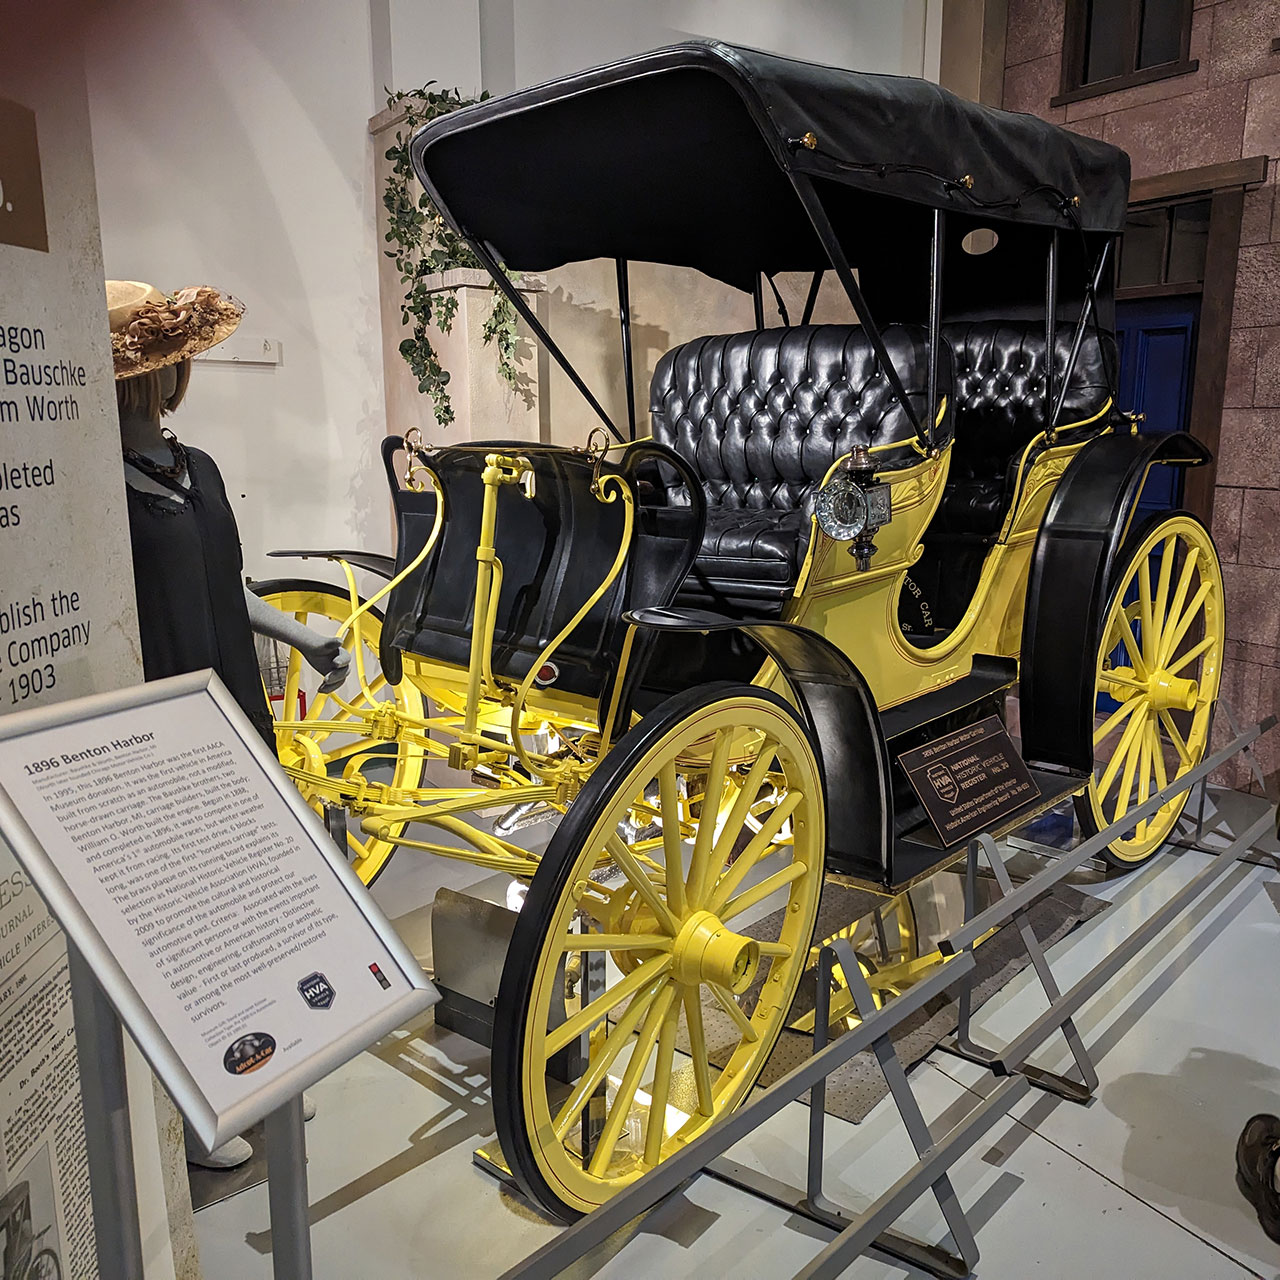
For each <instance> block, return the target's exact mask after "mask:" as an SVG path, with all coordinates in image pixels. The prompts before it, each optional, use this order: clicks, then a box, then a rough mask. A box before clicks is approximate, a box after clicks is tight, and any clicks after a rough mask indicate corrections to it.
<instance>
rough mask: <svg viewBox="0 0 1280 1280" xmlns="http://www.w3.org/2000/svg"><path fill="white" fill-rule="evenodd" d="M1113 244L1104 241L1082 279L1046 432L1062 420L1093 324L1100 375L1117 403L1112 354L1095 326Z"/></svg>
mask: <svg viewBox="0 0 1280 1280" xmlns="http://www.w3.org/2000/svg"><path fill="white" fill-rule="evenodd" d="M1111 245H1112V241H1111V240H1107V241H1106V242H1105V243H1104V244H1103V246H1102V248H1101V250H1100V251H1099V253H1098V257H1097V261H1096V263H1095V264H1094V268H1093V273H1092V277H1091V278H1090V277H1086V279H1085V297H1084V305H1083V306H1082V307H1081V308H1080V319H1079V320H1078V321H1077V322H1076V328H1075V333H1074V334H1072V337H1071V354H1070V355H1069V356H1068V357H1067V368H1066V372H1065V373H1064V374H1063V375H1062V386H1061V387H1060V388H1059V389H1058V397H1057V400H1056V401H1055V402H1054V406H1053V416H1052V417H1051V418H1050V419H1049V430H1050V431H1053V430H1055V429H1056V428H1057V425H1058V419H1059V418H1060V417H1062V409H1063V405H1064V404H1065V403H1066V399H1067V389H1068V387H1069V386H1070V384H1071V375H1072V373H1073V372H1074V370H1075V367H1076V360H1077V359H1079V357H1080V348H1081V346H1082V345H1083V343H1084V334H1085V330H1086V329H1087V328H1089V327H1090V324H1092V327H1093V331H1094V334H1095V336H1096V337H1097V339H1098V350H1099V352H1100V354H1101V357H1102V368H1103V373H1104V374H1105V375H1106V379H1107V390H1108V391H1109V392H1110V394H1111V402H1112V404H1116V403H1118V402H1117V399H1116V386H1115V376H1114V371H1113V369H1112V367H1111V354H1110V351H1109V350H1108V347H1107V344H1106V342H1105V341H1103V337H1102V327H1101V325H1100V324H1099V323H1098V314H1097V312H1098V307H1097V291H1098V286H1099V285H1100V284H1101V283H1102V273H1103V272H1104V271H1105V270H1106V267H1107V259H1108V258H1109V257H1110V255H1111Z"/></svg>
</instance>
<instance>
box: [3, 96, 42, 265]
mask: <svg viewBox="0 0 1280 1280" xmlns="http://www.w3.org/2000/svg"><path fill="white" fill-rule="evenodd" d="M0 244H13V245H17V246H18V247H19V248H22V249H38V250H39V251H40V252H41V253H48V252H49V230H48V227H47V226H46V224H45V216H44V183H43V182H42V181H41V178H40V146H39V143H38V142H37V140H36V116H35V112H34V111H31V110H29V109H28V108H27V107H24V106H23V105H22V104H21V103H19V102H11V101H10V100H9V99H8V98H0Z"/></svg>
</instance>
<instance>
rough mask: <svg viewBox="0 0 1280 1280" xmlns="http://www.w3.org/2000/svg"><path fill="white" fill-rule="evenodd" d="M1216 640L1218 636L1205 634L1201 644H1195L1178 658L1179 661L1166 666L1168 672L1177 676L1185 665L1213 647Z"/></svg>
mask: <svg viewBox="0 0 1280 1280" xmlns="http://www.w3.org/2000/svg"><path fill="white" fill-rule="evenodd" d="M1216 641H1217V636H1212V635H1209V636H1205V638H1204V639H1203V640H1201V641H1200V643H1199V644H1196V645H1193V646H1192V647H1191V648H1190V649H1188V650H1187V651H1186V653H1184V654H1183V655H1182V657H1180V658H1179V659H1178V660H1177V662H1171V663H1169V664H1168V666H1166V667H1165V672H1166V674H1168V675H1171V676H1176V675H1177V674H1178V672H1179V671H1181V670H1182V668H1183V667H1185V666H1186V665H1187V664H1188V663H1190V662H1194V661H1195V660H1196V659H1197V658H1198V657H1199V656H1200V655H1201V654H1202V653H1205V652H1207V651H1208V650H1209V649H1212V648H1213V646H1214V644H1215V642H1216ZM1170 656H1172V655H1170Z"/></svg>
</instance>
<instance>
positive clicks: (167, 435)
mask: <svg viewBox="0 0 1280 1280" xmlns="http://www.w3.org/2000/svg"><path fill="white" fill-rule="evenodd" d="M161 434H162V435H163V436H164V442H165V444H167V445H168V446H169V452H170V453H171V454H172V455H173V464H172V465H171V466H168V467H166V466H164V465H163V464H162V463H159V462H156V461H155V460H154V459H152V458H148V457H147V456H146V455H145V454H141V453H139V452H138V451H137V450H136V449H125V450H124V457H125V461H126V462H131V463H132V464H133V465H134V466H135V467H137V468H138V470H139V471H143V472H146V473H148V474H149V475H153V476H164V477H165V479H167V480H180V479H181V478H182V476H183V473H184V472H185V471H186V469H187V452H186V450H185V449H184V448H183V447H182V446H181V445H180V444H179V443H178V437H177V436H175V435H174V434H173V432H172V431H163V432H161Z"/></svg>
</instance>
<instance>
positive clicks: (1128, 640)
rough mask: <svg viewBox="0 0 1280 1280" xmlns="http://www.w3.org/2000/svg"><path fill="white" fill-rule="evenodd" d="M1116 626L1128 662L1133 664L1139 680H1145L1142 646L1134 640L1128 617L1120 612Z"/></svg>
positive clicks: (1146, 672)
mask: <svg viewBox="0 0 1280 1280" xmlns="http://www.w3.org/2000/svg"><path fill="white" fill-rule="evenodd" d="M1116 624H1117V626H1118V628H1119V630H1120V643H1121V644H1123V645H1124V647H1125V648H1126V649H1127V650H1128V651H1129V661H1130V662H1132V663H1133V669H1134V670H1135V671H1136V672H1137V673H1138V678H1139V679H1140V680H1145V679H1146V678H1147V675H1148V671H1147V664H1146V662H1145V661H1144V659H1143V657H1142V646H1141V645H1140V644H1139V643H1138V642H1137V640H1136V639H1135V638H1134V634H1133V628H1132V627H1131V626H1130V625H1129V618H1128V616H1127V615H1126V614H1125V613H1124V612H1121V613H1120V614H1119V615H1117V617H1116ZM1107 647H1108V648H1110V647H1111V646H1110V645H1108V646H1107Z"/></svg>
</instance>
